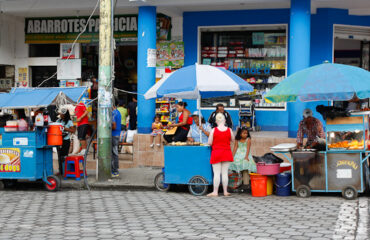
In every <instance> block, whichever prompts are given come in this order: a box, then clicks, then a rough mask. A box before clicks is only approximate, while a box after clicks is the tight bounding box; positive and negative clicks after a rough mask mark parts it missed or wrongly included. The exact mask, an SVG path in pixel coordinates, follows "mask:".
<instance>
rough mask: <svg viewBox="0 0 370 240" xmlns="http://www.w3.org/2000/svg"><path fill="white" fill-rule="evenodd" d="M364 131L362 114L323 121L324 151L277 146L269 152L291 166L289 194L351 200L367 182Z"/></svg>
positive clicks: (366, 124) (366, 119)
mask: <svg viewBox="0 0 370 240" xmlns="http://www.w3.org/2000/svg"><path fill="white" fill-rule="evenodd" d="M368 129H369V117H368V115H367V113H366V112H364V113H357V114H353V115H352V116H350V117H337V118H334V119H327V121H326V142H327V144H326V151H318V152H316V151H315V150H312V149H303V150H295V148H284V147H283V148H279V146H275V147H272V148H271V150H272V151H274V152H275V153H281V154H283V155H284V156H285V157H286V158H287V159H288V160H289V162H290V163H291V165H292V191H294V192H296V194H297V196H298V197H309V196H310V195H311V192H341V193H342V196H343V197H344V198H346V199H354V198H356V197H357V195H358V193H363V192H364V191H365V189H366V182H367V181H368V179H366V178H365V176H366V174H365V172H366V170H367V169H368V167H369V166H368V161H367V160H368V158H369V156H370V155H369V153H370V151H369V150H367V149H368V146H367V144H366V139H367V134H368ZM288 153H290V156H289V155H288Z"/></svg>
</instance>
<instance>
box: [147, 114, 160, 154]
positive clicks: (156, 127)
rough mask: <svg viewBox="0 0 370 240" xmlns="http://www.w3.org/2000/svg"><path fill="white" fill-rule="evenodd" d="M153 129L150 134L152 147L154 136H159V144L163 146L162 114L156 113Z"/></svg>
mask: <svg viewBox="0 0 370 240" xmlns="http://www.w3.org/2000/svg"><path fill="white" fill-rule="evenodd" d="M152 130H153V132H152V133H151V134H150V136H151V137H150V139H151V140H150V142H152V144H150V147H151V148H152V147H154V138H157V146H158V147H160V146H161V136H162V135H163V125H162V123H161V116H160V115H156V116H155V118H154V123H152Z"/></svg>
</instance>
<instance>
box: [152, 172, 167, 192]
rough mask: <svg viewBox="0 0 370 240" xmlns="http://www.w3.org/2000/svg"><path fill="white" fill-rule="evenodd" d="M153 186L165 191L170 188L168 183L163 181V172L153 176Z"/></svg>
mask: <svg viewBox="0 0 370 240" xmlns="http://www.w3.org/2000/svg"><path fill="white" fill-rule="evenodd" d="M154 186H155V188H156V189H157V190H158V191H161V192H167V191H168V189H170V185H169V184H165V183H164V174H163V172H161V173H158V174H157V175H156V176H155V178H154Z"/></svg>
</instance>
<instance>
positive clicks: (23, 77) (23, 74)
mask: <svg viewBox="0 0 370 240" xmlns="http://www.w3.org/2000/svg"><path fill="white" fill-rule="evenodd" d="M27 73H28V68H18V87H28V79H27Z"/></svg>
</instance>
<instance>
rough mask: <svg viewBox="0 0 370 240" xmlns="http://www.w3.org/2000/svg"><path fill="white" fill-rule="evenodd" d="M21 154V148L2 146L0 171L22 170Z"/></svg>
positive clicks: (0, 149) (0, 150)
mask: <svg viewBox="0 0 370 240" xmlns="http://www.w3.org/2000/svg"><path fill="white" fill-rule="evenodd" d="M20 155H21V154H20V149H19V148H0V172H20V171H21V158H20Z"/></svg>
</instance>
